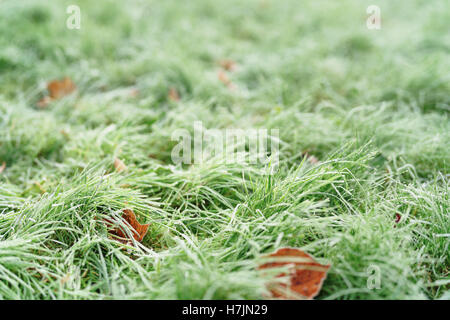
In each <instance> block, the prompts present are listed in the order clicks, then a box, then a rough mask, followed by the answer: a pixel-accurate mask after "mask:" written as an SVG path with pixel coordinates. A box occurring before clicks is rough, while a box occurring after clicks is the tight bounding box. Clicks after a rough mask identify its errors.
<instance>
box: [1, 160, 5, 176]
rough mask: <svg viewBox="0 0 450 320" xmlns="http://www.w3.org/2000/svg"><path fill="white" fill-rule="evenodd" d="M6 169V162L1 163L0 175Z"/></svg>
mask: <svg viewBox="0 0 450 320" xmlns="http://www.w3.org/2000/svg"><path fill="white" fill-rule="evenodd" d="M5 169H6V162H5V161H3V163H2V165H1V166H0V173H2V172H3V171H5Z"/></svg>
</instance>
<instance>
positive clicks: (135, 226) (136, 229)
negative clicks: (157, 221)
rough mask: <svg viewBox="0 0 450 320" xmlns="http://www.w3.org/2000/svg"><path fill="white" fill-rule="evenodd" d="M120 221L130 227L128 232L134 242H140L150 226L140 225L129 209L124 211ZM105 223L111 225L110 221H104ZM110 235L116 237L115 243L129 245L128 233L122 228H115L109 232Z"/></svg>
mask: <svg viewBox="0 0 450 320" xmlns="http://www.w3.org/2000/svg"><path fill="white" fill-rule="evenodd" d="M122 219H123V220H124V221H125V222H126V223H127V224H128V225H129V226H130V227H131V228H130V231H131V232H132V236H133V238H134V240H136V241H139V242H141V241H142V239H144V236H145V235H146V234H147V231H148V227H149V226H150V224H140V223H139V221H137V219H136V215H135V214H134V212H133V210H131V209H124V210H123V214H122ZM106 222H107V223H108V224H109V225H111V224H112V221H111V220H108V219H106ZM110 234H112V235H115V236H117V237H118V238H117V241H119V242H122V243H130V242H131V240H132V239H131V238H130V236H129V235H128V233H127V232H126V231H125V230H124V229H123V227H120V226H119V227H116V228H114V229H112V230H110Z"/></svg>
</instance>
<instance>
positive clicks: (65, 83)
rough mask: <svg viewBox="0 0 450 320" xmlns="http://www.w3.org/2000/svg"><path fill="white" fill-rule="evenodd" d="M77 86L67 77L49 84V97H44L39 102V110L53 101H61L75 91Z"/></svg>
mask: <svg viewBox="0 0 450 320" xmlns="http://www.w3.org/2000/svg"><path fill="white" fill-rule="evenodd" d="M75 89H76V86H75V84H74V83H73V81H72V80H70V78H68V77H65V78H64V79H62V80H53V81H50V82H49V83H47V91H48V94H49V95H48V96H44V97H43V98H42V99H41V100H39V101H38V103H37V106H38V107H39V108H45V107H47V106H48V105H49V104H50V103H51V102H52V101H53V100H58V99H61V98H62V97H64V96H66V95H68V94H70V93H72V92H73V91H75Z"/></svg>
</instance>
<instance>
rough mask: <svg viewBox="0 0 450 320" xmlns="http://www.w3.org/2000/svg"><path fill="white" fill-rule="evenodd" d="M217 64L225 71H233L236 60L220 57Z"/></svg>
mask: <svg viewBox="0 0 450 320" xmlns="http://www.w3.org/2000/svg"><path fill="white" fill-rule="evenodd" d="M219 65H220V66H221V67H222V68H223V69H224V70H227V71H235V70H236V62H234V61H233V60H231V59H222V60H219Z"/></svg>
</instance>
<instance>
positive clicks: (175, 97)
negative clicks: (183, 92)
mask: <svg viewBox="0 0 450 320" xmlns="http://www.w3.org/2000/svg"><path fill="white" fill-rule="evenodd" d="M167 96H168V98H169V100H171V101H174V102H177V101H180V95H179V94H178V91H177V89H175V88H170V89H169V94H168V95H167Z"/></svg>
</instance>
